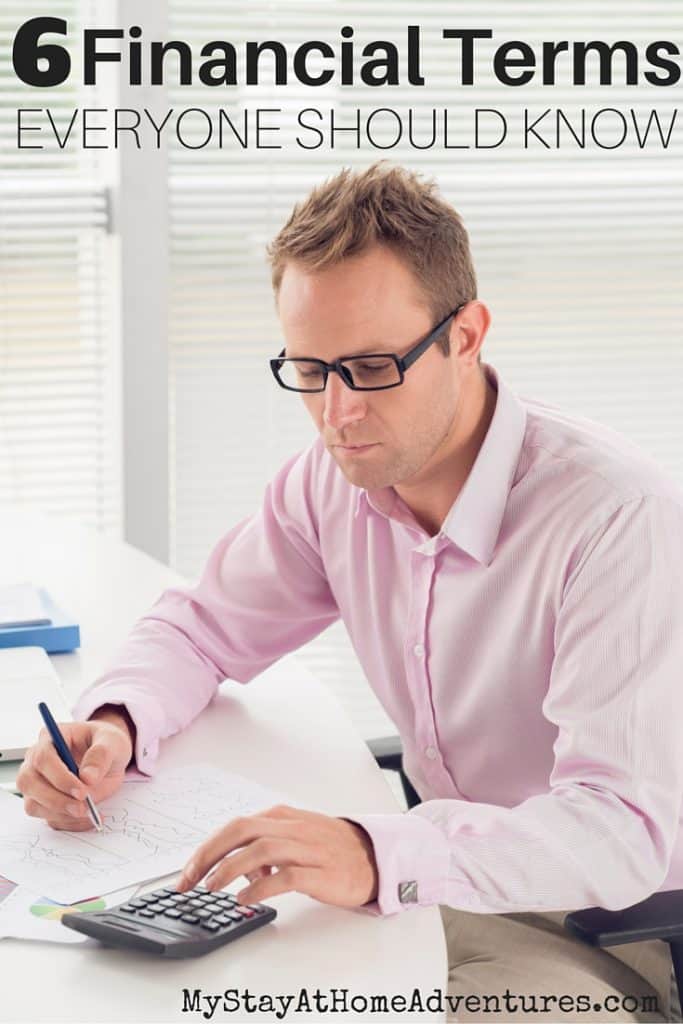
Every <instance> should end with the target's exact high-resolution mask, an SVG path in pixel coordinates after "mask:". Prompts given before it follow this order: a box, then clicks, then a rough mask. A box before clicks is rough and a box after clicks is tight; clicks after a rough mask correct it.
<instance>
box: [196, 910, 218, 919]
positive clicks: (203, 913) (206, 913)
mask: <svg viewBox="0 0 683 1024" xmlns="http://www.w3.org/2000/svg"><path fill="white" fill-rule="evenodd" d="M213 914H214V912H213V910H209V908H208V907H202V908H201V910H198V911H197V917H198V918H199V920H200V921H207V920H208V919H209V918H210V917H213Z"/></svg>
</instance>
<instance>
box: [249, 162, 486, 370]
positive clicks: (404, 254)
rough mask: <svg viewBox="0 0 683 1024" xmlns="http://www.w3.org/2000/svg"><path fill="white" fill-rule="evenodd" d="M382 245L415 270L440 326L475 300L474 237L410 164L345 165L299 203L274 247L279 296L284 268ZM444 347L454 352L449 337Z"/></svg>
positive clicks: (314, 266) (326, 262) (315, 265)
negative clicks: (354, 167)
mask: <svg viewBox="0 0 683 1024" xmlns="http://www.w3.org/2000/svg"><path fill="white" fill-rule="evenodd" d="M374 243H380V244H382V245H386V246H389V247H390V248H391V249H392V250H393V251H394V252H395V253H396V255H397V256H399V257H400V258H401V259H403V260H404V262H405V263H406V264H407V265H408V266H409V268H410V269H411V270H412V272H413V273H414V275H415V277H416V279H417V281H418V284H419V285H420V287H421V289H422V292H423V294H424V296H425V299H426V300H427V303H428V305H429V307H430V309H431V312H432V314H433V316H434V320H435V321H436V322H437V323H438V321H439V320H443V319H444V317H446V316H448V314H449V312H450V311H451V310H452V309H454V308H455V307H456V306H458V305H460V303H463V302H470V301H471V300H472V299H476V297H477V279H476V276H475V273H474V268H473V266H472V257H471V255H470V247H469V238H468V235H467V231H466V230H465V226H464V225H463V223H462V220H461V219H460V217H459V215H458V213H457V212H456V211H455V210H454V208H453V207H452V206H451V205H450V204H449V203H447V202H445V200H444V199H442V198H441V196H440V195H439V191H438V188H437V186H436V183H435V182H434V181H433V180H428V181H424V180H422V179H421V178H420V177H419V175H418V174H416V173H414V172H412V171H408V170H407V169H406V168H405V167H394V166H391V165H389V164H387V163H386V161H379V162H378V163H375V164H372V166H370V167H368V168H366V169H365V170H363V171H356V172H353V171H351V169H350V168H344V169H343V170H342V171H341V172H340V173H339V174H337V175H335V177H334V178H330V179H329V180H328V181H325V182H323V183H322V184H321V185H318V186H316V188H314V189H313V191H312V192H311V193H310V195H308V196H307V197H306V199H304V200H303V201H302V202H300V203H298V204H297V205H296V206H295V207H294V209H293V211H292V214H291V216H290V218H289V220H288V221H287V223H286V224H285V225H284V227H283V228H282V229H281V230H280V231H279V232H278V234H277V235H276V236H275V238H274V239H273V241H272V242H271V243H270V245H269V246H268V249H267V252H268V258H269V260H270V265H271V271H272V281H273V288H274V289H275V292H276V294H277V291H278V289H279V287H280V282H281V280H282V275H283V272H284V269H285V266H286V264H287V263H288V262H289V261H290V260H293V261H297V262H299V263H301V264H303V265H304V266H305V267H306V268H308V269H310V270H320V269H322V268H323V267H328V266H331V265H332V264H335V263H338V262H339V261H340V260H343V259H344V258H345V257H348V256H353V255H355V254H357V253H360V252H362V251H363V250H364V249H366V248H367V247H368V246H370V245H372V244H374ZM438 344H439V346H440V348H441V350H442V352H443V353H444V355H448V352H449V339H448V336H447V335H446V336H445V337H443V338H441V339H440V340H439V343H438Z"/></svg>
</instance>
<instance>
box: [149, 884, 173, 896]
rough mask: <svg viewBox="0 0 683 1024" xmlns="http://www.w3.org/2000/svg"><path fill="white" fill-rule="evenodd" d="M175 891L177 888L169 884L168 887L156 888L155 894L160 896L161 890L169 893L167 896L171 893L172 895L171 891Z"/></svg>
mask: <svg viewBox="0 0 683 1024" xmlns="http://www.w3.org/2000/svg"><path fill="white" fill-rule="evenodd" d="M177 891H178V890H177V889H174V888H173V886H170V887H169V888H168V889H157V890H156V895H157V896H161V894H162V892H164V893H168V895H169V896H172V895H173V893H175V892H177ZM150 895H151V894H150Z"/></svg>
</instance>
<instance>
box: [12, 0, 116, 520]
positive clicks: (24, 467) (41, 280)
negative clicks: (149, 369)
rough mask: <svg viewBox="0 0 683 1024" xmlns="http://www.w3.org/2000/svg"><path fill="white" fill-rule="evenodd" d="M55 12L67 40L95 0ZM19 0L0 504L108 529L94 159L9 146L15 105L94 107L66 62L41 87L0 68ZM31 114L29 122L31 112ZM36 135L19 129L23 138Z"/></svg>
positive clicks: (106, 286) (107, 428) (102, 277)
mask: <svg viewBox="0 0 683 1024" xmlns="http://www.w3.org/2000/svg"><path fill="white" fill-rule="evenodd" d="M40 13H41V14H44V15H50V14H52V15H58V16H59V17H61V18H65V19H66V20H67V23H68V26H69V36H68V37H67V41H66V42H65V46H66V47H67V49H68V48H70V45H71V44H72V43H73V40H75V39H77V38H78V34H80V32H81V30H82V28H83V27H84V26H88V25H95V24H97V19H98V17H101V13H102V11H101V6H100V5H98V4H97V3H96V2H94V0H93V2H85V0H81V2H76V0H72V2H70V3H69V2H65V3H59V4H57V3H54V2H52V3H51V2H48V3H46V4H43V5H42V7H41V10H40ZM29 16H30V12H27V9H26V6H25V4H22V3H19V2H12V0H6V2H5V3H3V6H2V11H0V502H26V503H30V504H35V505H37V506H40V507H42V508H44V509H45V510H47V511H49V512H52V513H55V514H63V515H68V516H71V517H75V518H78V519H80V520H82V521H84V522H86V523H88V524H90V525H94V526H96V527H98V528H99V529H101V530H106V531H109V532H113V533H116V534H118V533H119V531H120V529H121V513H120V505H121V494H120V490H121V488H120V467H119V455H118V452H119V447H120V444H119V441H120V426H119V412H118V408H119V392H118V361H117V337H116V331H115V322H116V317H115V316H114V310H115V301H116V299H117V293H116V287H117V286H116V273H115V263H114V261H113V258H112V242H111V237H110V236H109V234H108V229H109V198H108V189H107V177H106V175H107V169H106V168H105V166H104V164H103V162H102V161H101V158H100V156H99V154H98V153H97V151H94V150H90V151H88V150H84V149H82V148H81V147H80V146H78V147H76V146H67V147H65V148H64V150H62V151H60V150H58V149H57V148H56V147H55V146H51V147H48V148H46V149H45V150H43V151H41V150H29V149H23V150H22V149H18V148H17V145H16V118H17V114H16V111H17V108H18V107H22V108H28V107H31V108H45V107H49V108H50V110H51V113H52V116H53V118H54V120H55V123H56V124H57V125H58V126H59V129H60V131H62V130H63V128H64V127H65V125H66V124H68V121H69V118H70V117H71V114H72V112H73V110H74V109H75V108H77V107H79V108H82V107H83V106H98V105H102V106H104V105H105V103H104V100H103V97H102V95H101V94H99V93H98V92H93V90H90V91H89V92H88V95H87V100H86V98H85V96H84V94H82V92H80V91H79V87H78V82H79V81H82V75H81V73H80V69H79V68H78V61H79V53H78V52H75V53H73V55H72V56H73V60H74V68H75V73H73V74H72V75H71V76H70V78H69V79H68V81H67V82H66V83H64V85H62V86H59V87H56V88H52V89H49V90H44V89H39V88H32V87H30V86H28V85H25V84H23V83H22V82H21V81H20V80H19V79H18V78H17V77H16V75H15V74H14V70H13V68H12V66H11V63H10V62H11V53H12V41H13V38H14V35H15V33H16V31H17V29H18V27H19V26H20V25H21V24H22V23H23V22H25V21H26V20H27V18H28V17H29ZM31 117H32V118H33V119H35V120H36V121H38V120H39V115H38V114H32V115H31ZM36 139H37V136H32V137H31V142H35V141H36Z"/></svg>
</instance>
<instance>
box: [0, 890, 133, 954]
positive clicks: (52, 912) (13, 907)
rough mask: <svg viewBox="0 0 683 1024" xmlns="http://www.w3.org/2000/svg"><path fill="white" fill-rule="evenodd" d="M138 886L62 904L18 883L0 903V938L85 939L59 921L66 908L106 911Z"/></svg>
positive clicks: (86, 911) (79, 933)
mask: <svg viewBox="0 0 683 1024" xmlns="http://www.w3.org/2000/svg"><path fill="white" fill-rule="evenodd" d="M137 891H138V886H135V885H133V886H128V887H127V888H126V889H121V890H119V891H118V892H114V893H110V894H108V895H107V896H103V897H100V898H99V899H95V900H93V901H92V906H90V905H89V903H87V902H86V903H79V904H76V905H75V906H74V907H73V908H72V907H66V908H65V907H63V906H61V904H58V903H54V902H53V901H51V900H49V899H48V897H46V896H39V895H38V894H36V893H35V892H34V891H33V890H31V889H29V888H27V887H26V886H24V885H18V886H16V888H14V889H13V890H12V892H10V894H9V895H8V896H6V897H5V899H4V900H3V901H2V903H0V939H9V938H12V939H37V940H42V941H43V942H87V941H88V936H87V935H84V934H83V933H82V932H75V931H73V930H72V929H71V928H66V927H65V926H64V925H63V924H62V922H61V915H62V913H63V912H64V911H65V910H71V909H73V910H75V911H77V912H78V913H88V912H92V911H99V910H105V909H108V908H109V907H115V906H116V905H117V904H119V903H124V902H126V901H127V900H129V899H130V898H131V897H132V896H133V895H134V894H135V893H136V892H137Z"/></svg>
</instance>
